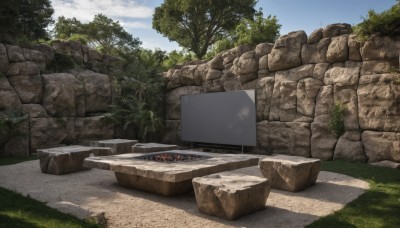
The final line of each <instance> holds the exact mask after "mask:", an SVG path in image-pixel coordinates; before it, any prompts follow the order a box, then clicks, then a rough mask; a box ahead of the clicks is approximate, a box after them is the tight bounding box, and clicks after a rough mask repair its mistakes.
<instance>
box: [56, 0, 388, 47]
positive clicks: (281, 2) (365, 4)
mask: <svg viewBox="0 0 400 228" xmlns="http://www.w3.org/2000/svg"><path fill="white" fill-rule="evenodd" d="M51 1H52V5H53V8H54V10H55V14H54V18H55V19H56V18H57V17H58V16H61V15H64V16H65V17H67V18H71V17H76V18H77V19H78V20H80V21H83V22H88V21H90V20H92V19H93V17H94V15H96V14H98V13H102V14H105V15H106V16H108V17H110V18H112V19H113V20H116V21H119V22H120V24H121V25H122V26H123V27H124V28H125V30H126V31H128V32H130V33H131V34H132V35H133V36H134V37H139V39H140V40H141V41H142V42H143V44H142V46H143V47H145V48H149V49H154V48H156V47H158V48H160V49H163V50H167V51H171V50H174V49H178V45H177V44H176V43H175V42H170V41H169V40H168V39H167V38H165V37H163V36H162V35H161V34H158V33H157V32H156V31H155V30H153V29H152V26H151V20H152V15H153V13H154V9H155V7H157V6H160V5H161V4H162V3H163V0H51ZM199 1H200V0H199ZM395 3H396V1H395V0H301V1H300V0H259V2H258V4H257V9H258V8H260V7H262V8H263V12H264V16H267V15H269V14H272V15H275V16H277V18H278V20H279V23H280V24H281V25H282V28H281V34H282V35H283V34H286V33H288V32H291V31H296V30H304V31H305V32H306V33H307V34H310V33H311V32H312V31H313V30H315V29H317V28H320V27H324V26H326V25H328V24H332V23H339V22H340V23H349V24H352V25H354V24H357V23H359V22H361V21H362V16H364V17H365V16H366V15H367V12H368V10H369V9H374V10H375V11H377V12H381V11H383V10H386V9H389V8H390V7H391V6H392V5H394V4H395Z"/></svg>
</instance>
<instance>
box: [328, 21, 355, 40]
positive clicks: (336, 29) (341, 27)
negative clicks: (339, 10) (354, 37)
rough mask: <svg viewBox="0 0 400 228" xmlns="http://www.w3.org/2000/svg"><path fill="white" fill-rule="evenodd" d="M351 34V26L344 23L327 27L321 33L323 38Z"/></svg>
mask: <svg viewBox="0 0 400 228" xmlns="http://www.w3.org/2000/svg"><path fill="white" fill-rule="evenodd" d="M350 33H351V25H349V24H345V23H337V24H331V25H327V26H326V27H325V28H324V29H323V31H322V37H323V38H332V37H335V36H340V35H344V34H350Z"/></svg>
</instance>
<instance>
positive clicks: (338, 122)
mask: <svg viewBox="0 0 400 228" xmlns="http://www.w3.org/2000/svg"><path fill="white" fill-rule="evenodd" d="M346 108H347V107H346V105H344V104H341V103H335V105H334V106H333V108H332V110H331V113H330V118H329V128H330V129H331V131H332V132H333V133H334V134H335V135H336V137H337V138H339V137H340V136H341V135H343V134H344V132H345V129H344V121H343V115H344V111H345V110H346Z"/></svg>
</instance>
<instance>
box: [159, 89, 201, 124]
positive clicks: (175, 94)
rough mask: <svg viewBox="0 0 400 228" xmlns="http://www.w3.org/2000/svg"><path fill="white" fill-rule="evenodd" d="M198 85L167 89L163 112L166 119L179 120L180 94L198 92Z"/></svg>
mask: <svg viewBox="0 0 400 228" xmlns="http://www.w3.org/2000/svg"><path fill="white" fill-rule="evenodd" d="M200 91H201V87H199V86H184V87H180V88H177V89H174V90H172V91H169V92H168V93H167V94H166V96H165V105H166V107H165V112H166V119H167V120H179V119H180V118H181V96H182V95H186V94H197V93H200Z"/></svg>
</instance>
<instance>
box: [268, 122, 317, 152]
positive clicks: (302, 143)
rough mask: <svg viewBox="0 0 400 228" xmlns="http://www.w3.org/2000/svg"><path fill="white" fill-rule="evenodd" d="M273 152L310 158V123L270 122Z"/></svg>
mask: <svg viewBox="0 0 400 228" xmlns="http://www.w3.org/2000/svg"><path fill="white" fill-rule="evenodd" d="M269 131H270V140H271V147H272V152H273V153H275V154H287V155H295V156H302V157H310V155H311V154H310V137H311V132H310V123H302V122H289V123H283V122H270V123H269Z"/></svg>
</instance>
